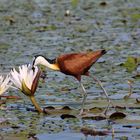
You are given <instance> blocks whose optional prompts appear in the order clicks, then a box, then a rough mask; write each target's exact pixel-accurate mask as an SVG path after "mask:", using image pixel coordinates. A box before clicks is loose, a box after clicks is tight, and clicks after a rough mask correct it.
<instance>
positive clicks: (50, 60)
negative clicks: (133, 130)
mask: <svg viewBox="0 0 140 140" xmlns="http://www.w3.org/2000/svg"><path fill="white" fill-rule="evenodd" d="M45 59H46V60H47V61H48V62H49V63H50V64H55V63H56V58H55V59H49V58H45Z"/></svg>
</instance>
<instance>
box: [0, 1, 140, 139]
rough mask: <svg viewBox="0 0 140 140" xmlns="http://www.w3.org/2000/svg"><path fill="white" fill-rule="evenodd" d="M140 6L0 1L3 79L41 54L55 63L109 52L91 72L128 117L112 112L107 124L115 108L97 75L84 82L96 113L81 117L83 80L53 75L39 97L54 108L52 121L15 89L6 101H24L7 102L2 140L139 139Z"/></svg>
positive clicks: (0, 124) (0, 116) (0, 120)
mask: <svg viewBox="0 0 140 140" xmlns="http://www.w3.org/2000/svg"><path fill="white" fill-rule="evenodd" d="M139 7H140V1H139V0H133V1H132V0H106V1H102V0H94V1H93V0H86V1H84V0H70V1H65V0H59V1H53V0H10V1H9V0H0V74H3V75H6V74H7V73H8V72H9V71H10V70H11V69H12V68H13V67H18V66H20V65H22V64H27V63H31V62H32V59H33V56H35V55H37V54H42V55H44V56H46V57H48V58H55V57H57V56H58V55H60V54H63V53H70V52H86V51H90V50H97V49H106V50H107V54H105V55H104V56H103V57H102V58H100V59H99V61H98V62H97V63H96V64H94V66H92V68H91V69H90V72H91V75H92V76H96V77H98V79H100V80H101V81H102V84H103V86H104V88H105V89H106V90H107V92H108V94H109V97H110V99H111V100H112V102H113V104H114V105H115V106H117V111H119V112H122V113H125V115H126V117H124V118H119V119H118V118H117V119H112V118H111V117H110V115H111V114H112V113H113V112H116V111H115V109H114V108H113V107H112V106H110V107H109V111H108V112H107V116H106V117H107V118H106V119H99V117H101V114H100V113H102V111H103V110H104V109H105V107H106V106H107V105H108V104H107V101H106V99H105V97H104V96H102V90H101V88H100V87H99V85H98V84H97V83H96V82H95V81H94V80H93V78H92V76H91V77H83V78H82V82H83V84H84V86H85V88H86V90H87V92H88V98H87V101H86V107H85V108H86V109H89V113H88V114H87V115H86V116H85V117H80V116H78V115H77V114H78V112H79V108H80V105H81V99H82V98H81V97H82V94H81V93H80V92H81V89H80V87H79V84H78V82H77V81H76V80H75V79H74V78H73V77H71V76H66V75H64V74H62V73H60V72H55V71H52V70H49V69H47V70H46V74H47V77H46V79H45V82H42V81H40V83H39V87H38V89H37V91H36V99H37V101H38V103H39V105H40V106H41V107H43V108H45V107H48V106H51V107H54V109H50V108H49V109H48V110H49V111H50V114H49V115H48V114H43V115H39V114H38V113H36V112H35V111H34V107H33V106H32V104H31V102H30V100H29V99H28V98H27V97H25V96H24V95H22V93H20V92H19V91H17V90H14V89H10V90H9V91H8V92H7V93H6V94H5V96H8V95H10V96H19V97H20V98H21V99H7V98H5V97H2V98H1V100H0V105H1V106H0V109H1V110H0V139H2V140H3V139H4V140H24V139H30V140H35V139H39V140H45V139H47V140H54V139H57V140H60V139H61V140H65V139H67V140H70V139H73V140H91V139H96V140H139V139H140V117H139V116H140V111H139V110H140V103H139V100H138V99H139V98H140V82H139V80H140V79H139V75H140V72H139V64H140V39H139V38H140V8H139ZM67 12H69V13H68V14H67ZM128 80H129V81H132V82H131V84H132V91H133V94H132V95H131V96H130V97H129V98H128V99H126V98H125V99H124V97H125V96H127V95H128V94H129V92H130V85H129V84H128ZM136 99H137V100H136ZM65 106H68V107H70V109H64V108H63V107H65ZM66 114H67V115H69V114H71V115H72V116H73V117H74V118H71V117H72V116H65V115H66ZM62 115H63V117H64V116H65V117H66V118H65V119H64V118H63V117H62ZM83 128H85V129H86V132H87V133H86V134H85V131H84V132H83V131H82V129H83ZM94 130H96V132H98V133H96V135H95V134H94V132H93V131H94ZM113 131H114V132H113ZM99 132H101V133H105V134H106V135H103V136H101V133H99Z"/></svg>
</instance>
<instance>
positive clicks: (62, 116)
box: [60, 114, 77, 119]
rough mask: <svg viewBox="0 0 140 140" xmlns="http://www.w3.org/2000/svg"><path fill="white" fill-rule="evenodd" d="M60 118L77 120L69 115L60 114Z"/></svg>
mask: <svg viewBox="0 0 140 140" xmlns="http://www.w3.org/2000/svg"><path fill="white" fill-rule="evenodd" d="M60 117H61V118H62V119H70V118H77V117H76V116H74V115H70V114H62V115H61V116H60Z"/></svg>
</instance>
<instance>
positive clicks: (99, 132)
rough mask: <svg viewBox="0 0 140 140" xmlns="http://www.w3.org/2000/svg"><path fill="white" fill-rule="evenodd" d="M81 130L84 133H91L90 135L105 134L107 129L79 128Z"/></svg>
mask: <svg viewBox="0 0 140 140" xmlns="http://www.w3.org/2000/svg"><path fill="white" fill-rule="evenodd" d="M81 132H82V133H83V134H85V135H91V136H105V135H108V132H107V131H98V130H95V129H91V128H81Z"/></svg>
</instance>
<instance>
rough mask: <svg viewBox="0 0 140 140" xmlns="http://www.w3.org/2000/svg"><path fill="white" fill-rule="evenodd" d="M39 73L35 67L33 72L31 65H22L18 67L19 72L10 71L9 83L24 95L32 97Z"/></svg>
mask: <svg viewBox="0 0 140 140" xmlns="http://www.w3.org/2000/svg"><path fill="white" fill-rule="evenodd" d="M40 73H41V72H40V70H39V69H38V67H37V66H36V67H35V68H34V70H33V69H31V65H22V66H20V67H19V71H16V70H15V69H13V70H12V71H11V81H12V82H13V83H14V85H15V86H16V87H17V88H19V89H20V90H21V91H22V92H23V93H24V94H25V95H27V96H32V95H34V93H35V91H36V88H37V85H38V81H39V77H40Z"/></svg>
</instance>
